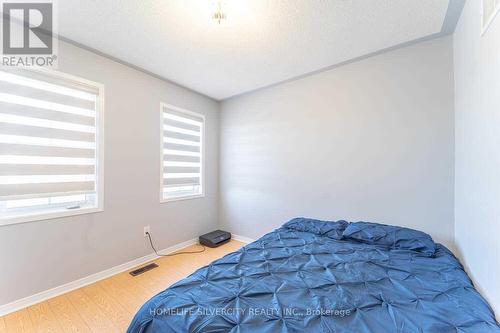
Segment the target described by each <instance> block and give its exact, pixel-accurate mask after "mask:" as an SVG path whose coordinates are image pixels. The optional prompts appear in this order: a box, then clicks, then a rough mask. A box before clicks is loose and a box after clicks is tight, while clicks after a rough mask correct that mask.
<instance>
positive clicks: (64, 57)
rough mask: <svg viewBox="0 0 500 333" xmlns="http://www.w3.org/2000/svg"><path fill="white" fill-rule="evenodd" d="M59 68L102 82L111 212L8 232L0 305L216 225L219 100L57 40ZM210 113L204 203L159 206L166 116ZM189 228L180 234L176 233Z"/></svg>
mask: <svg viewBox="0 0 500 333" xmlns="http://www.w3.org/2000/svg"><path fill="white" fill-rule="evenodd" d="M59 70H60V71H63V72H66V73H70V74H73V75H77V76H81V77H83V78H86V79H90V80H94V81H97V82H100V83H103V84H104V85H105V97H106V101H105V165H104V171H105V179H104V181H105V194H104V204H105V206H104V212H102V213H96V214H87V215H80V216H75V217H69V218H61V219H55V220H47V221H39V222H32V223H25V224H17V225H10V226H4V227H1V230H0V231H1V232H0V265H1V267H2V273H1V274H0V304H5V303H8V302H11V301H14V300H16V299H19V298H22V297H25V296H29V295H32V294H34V293H37V292H40V291H43V290H46V289H49V288H52V287H55V286H59V285H61V284H64V283H67V282H70V281H73V280H76V279H78V278H81V277H84V276H87V275H90V274H92V273H96V272H99V271H101V270H104V269H108V268H110V267H113V266H116V265H118V264H122V263H125V262H127V261H130V260H132V259H135V258H138V257H141V256H144V255H146V254H149V253H151V252H152V251H151V249H150V247H149V244H148V243H147V241H146V239H145V238H144V237H143V234H142V233H143V226H144V225H150V226H151V232H152V234H153V236H154V239H155V241H156V243H157V246H158V248H166V247H168V246H171V245H174V244H177V243H180V242H183V241H186V240H188V239H191V238H194V237H196V236H197V235H199V234H200V233H203V232H208V231H210V230H213V229H214V228H216V226H217V225H218V219H217V217H218V212H217V200H218V193H217V191H218V179H217V177H218V170H217V164H218V157H219V154H218V145H219V142H218V133H219V129H218V123H219V119H218V115H219V110H218V108H219V105H218V103H217V102H215V101H213V100H211V99H208V98H206V97H203V96H201V95H198V94H195V93H193V92H191V91H188V90H186V89H183V88H180V87H178V86H176V85H174V84H169V83H166V82H163V81H160V80H158V79H155V78H153V77H151V76H148V75H146V74H144V73H141V72H138V71H136V70H133V69H131V68H129V67H126V66H123V65H120V64H118V63H116V62H113V61H111V60H109V59H106V58H103V57H100V56H97V55H95V54H93V53H90V52H87V51H84V50H82V49H79V48H76V47H74V46H71V45H69V44H66V43H60V49H59ZM161 101H163V102H167V103H170V104H174V105H177V106H179V107H182V108H186V109H189V110H192V111H196V112H200V113H203V114H204V115H205V116H206V176H207V177H206V180H207V183H206V197H205V198H201V199H194V200H185V201H176V202H170V203H163V204H160V203H159V186H160V185H159V184H160V180H159V177H160V176H159V172H158V170H159V163H160V150H159V142H160V141H159V140H160V133H159V120H160V118H159V110H160V102H161ZM179 225H182V228H179Z"/></svg>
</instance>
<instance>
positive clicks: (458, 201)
mask: <svg viewBox="0 0 500 333" xmlns="http://www.w3.org/2000/svg"><path fill="white" fill-rule="evenodd" d="M453 39H454V57H455V110H456V116H455V117H456V131H455V136H456V151H455V154H456V169H455V218H456V222H455V237H456V244H457V247H458V250H459V252H460V255H461V257H462V258H463V262H464V264H465V266H466V268H467V271H468V273H469V275H470V276H471V277H472V279H473V280H474V282H475V285H476V287H477V288H478V289H479V290H480V291H481V293H482V295H484V296H485V297H486V298H487V299H488V301H489V303H490V305H491V306H492V307H493V308H494V309H495V311H496V313H497V315H498V314H499V313H500V241H499V240H498V237H499V235H500V148H499V147H500V16H498V17H497V18H496V20H495V21H494V22H493V24H492V25H491V26H490V28H489V30H488V31H487V33H486V34H485V35H484V36H483V37H481V1H467V2H466V5H465V8H464V10H463V13H462V16H461V18H460V21H459V23H458V26H457V28H456V31H455V34H454V38H453Z"/></svg>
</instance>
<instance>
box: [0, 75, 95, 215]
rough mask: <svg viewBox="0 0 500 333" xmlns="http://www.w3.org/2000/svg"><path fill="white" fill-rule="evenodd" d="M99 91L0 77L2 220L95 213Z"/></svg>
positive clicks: (65, 80) (76, 83) (77, 84)
mask: <svg viewBox="0 0 500 333" xmlns="http://www.w3.org/2000/svg"><path fill="white" fill-rule="evenodd" d="M101 92H102V87H101V86H100V85H98V84H94V83H90V82H88V81H85V80H80V79H78V78H74V77H70V76H67V75H64V74H59V73H56V72H49V71H31V70H15V71H5V70H1V71H0V214H1V215H0V217H1V219H2V220H5V219H14V220H16V219H19V218H20V219H21V220H22V219H23V217H24V216H33V215H35V216H36V215H39V214H50V213H54V212H57V213H63V214H62V215H65V214H64V213H65V212H68V214H67V215H73V214H75V211H78V210H79V209H88V208H98V206H99V202H102V198H99V197H98V196H99V195H100V193H99V192H100V191H99V189H100V187H99V185H100V184H99V182H100V181H101V179H100V177H101V176H100V174H99V170H100V168H99V167H100V164H101V162H102V161H99V160H98V156H99V150H100V147H99V141H100V136H101V135H102V133H101V129H100V128H98V127H99V126H98V124H99V123H100V121H99V119H100V117H101V116H102V115H101V114H100V109H101V105H100V104H101V102H100V101H101ZM70 211H71V212H70ZM78 213H81V212H78ZM59 215H61V214H59Z"/></svg>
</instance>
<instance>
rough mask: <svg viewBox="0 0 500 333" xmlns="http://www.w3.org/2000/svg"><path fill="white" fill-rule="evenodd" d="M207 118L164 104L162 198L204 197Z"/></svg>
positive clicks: (162, 123) (162, 121) (166, 199)
mask: <svg viewBox="0 0 500 333" xmlns="http://www.w3.org/2000/svg"><path fill="white" fill-rule="evenodd" d="M204 125H205V117H204V116H202V115H200V114H197V113H194V112H190V111H186V110H183V109H180V108H177V107H175V106H172V105H167V104H161V138H162V141H161V152H162V153H161V156H162V159H161V169H160V170H161V171H160V172H161V177H160V179H161V194H160V201H162V202H165V201H171V200H179V199H187V198H194V197H200V196H203V193H204V192H203V159H204V156H203V155H204V154H203V139H204V138H203V131H204Z"/></svg>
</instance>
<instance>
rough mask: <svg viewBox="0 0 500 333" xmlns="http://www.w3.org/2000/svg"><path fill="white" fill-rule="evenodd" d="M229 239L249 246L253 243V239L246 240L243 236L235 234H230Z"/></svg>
mask: <svg viewBox="0 0 500 333" xmlns="http://www.w3.org/2000/svg"><path fill="white" fill-rule="evenodd" d="M231 238H232V239H234V240H237V241H239V242H242V243H246V244H250V243H252V242H255V239H252V238H248V237H245V236H240V235H235V234H232V235H231Z"/></svg>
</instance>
